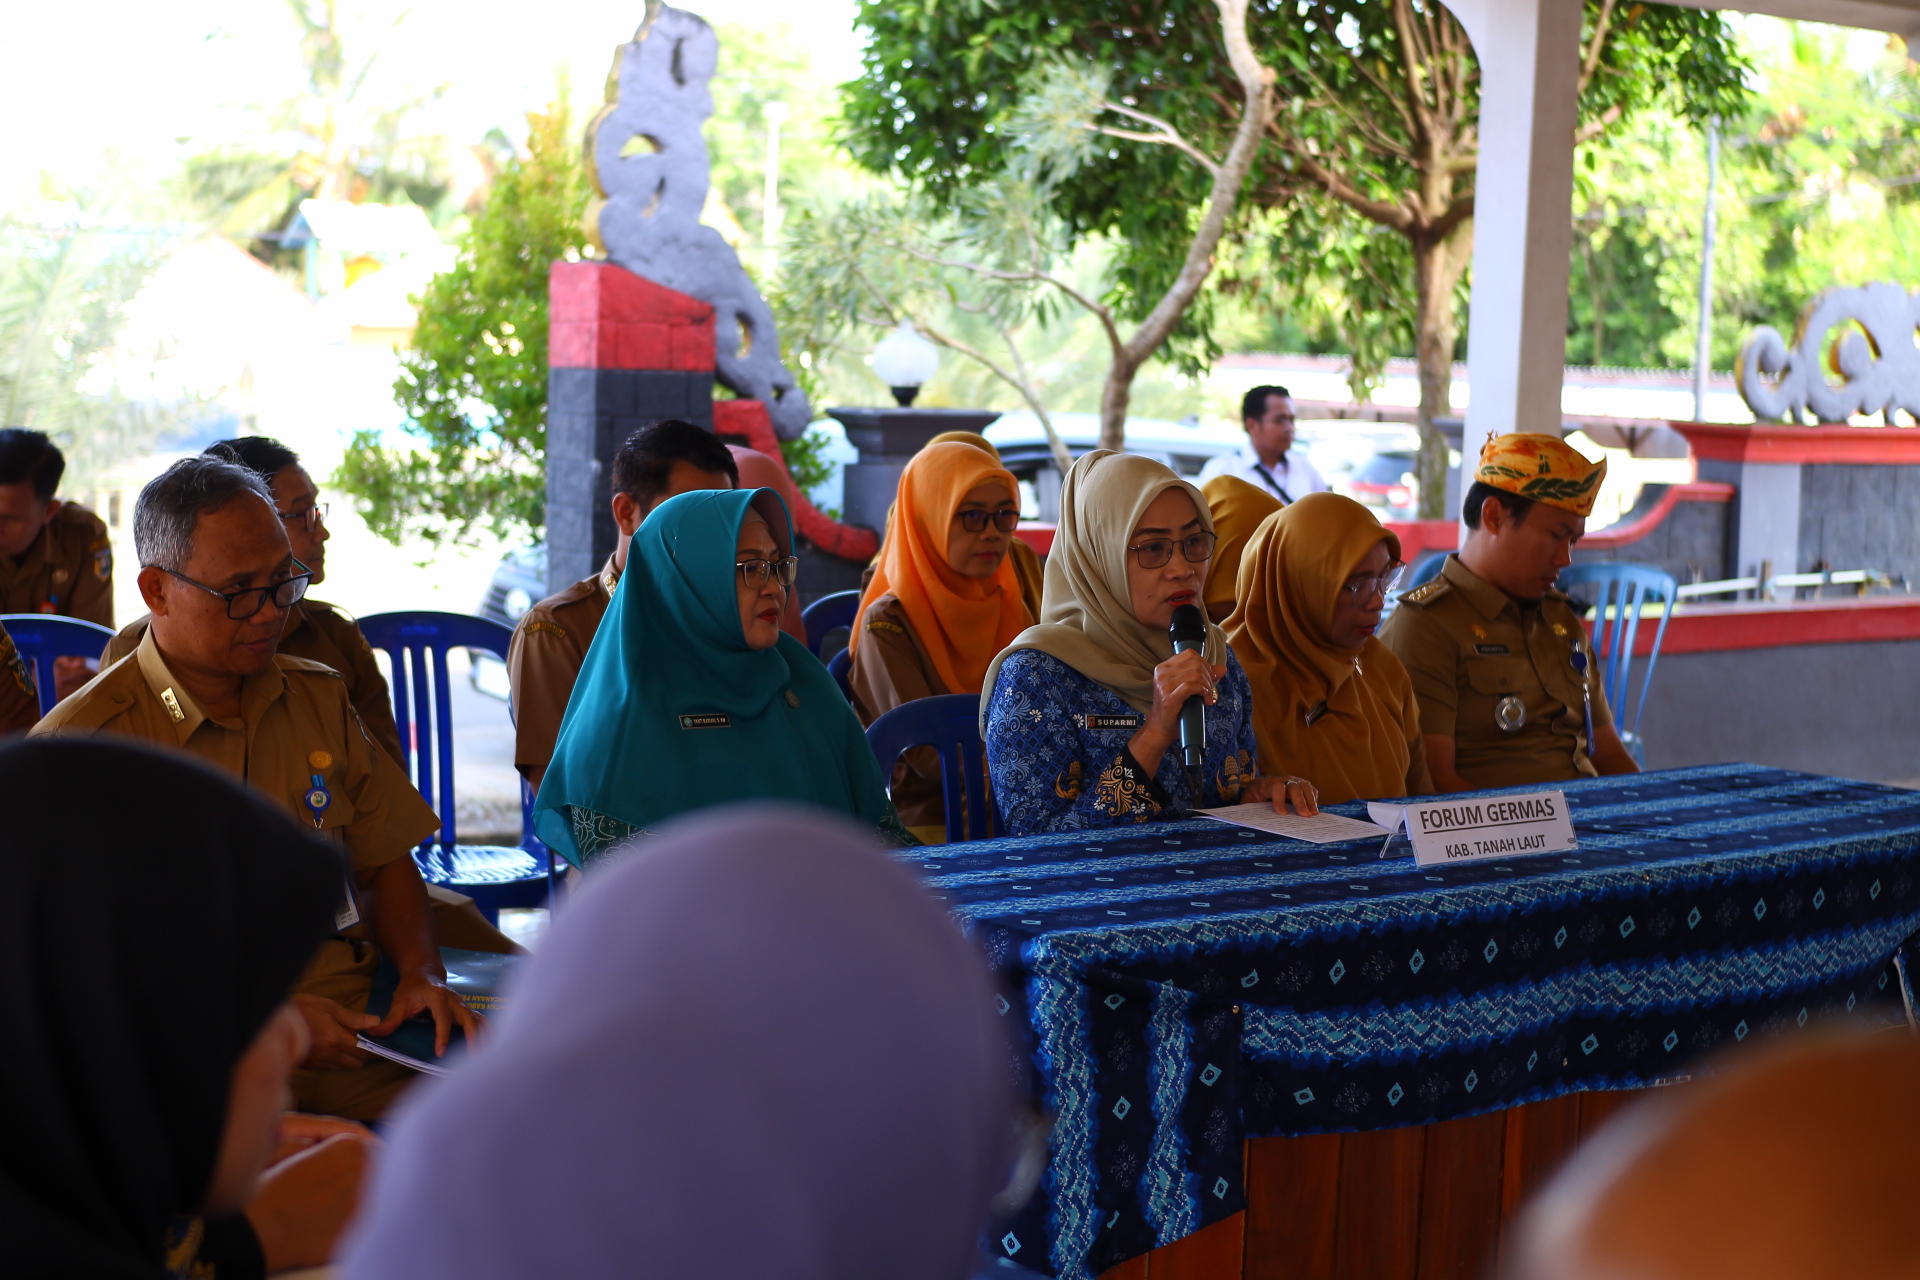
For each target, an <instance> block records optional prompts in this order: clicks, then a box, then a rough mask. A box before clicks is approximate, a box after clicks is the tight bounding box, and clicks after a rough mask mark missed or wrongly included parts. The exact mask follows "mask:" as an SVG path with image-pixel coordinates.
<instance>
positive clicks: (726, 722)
mask: <svg viewBox="0 0 1920 1280" xmlns="http://www.w3.org/2000/svg"><path fill="white" fill-rule="evenodd" d="M680 727H681V728H682V729H731V728H733V717H732V716H729V715H707V716H681V717H680Z"/></svg>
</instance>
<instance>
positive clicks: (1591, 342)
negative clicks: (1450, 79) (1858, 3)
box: [1567, 18, 1920, 369]
mask: <svg viewBox="0 0 1920 1280" xmlns="http://www.w3.org/2000/svg"><path fill="white" fill-rule="evenodd" d="M1883 40H1884V38H1883V37H1878V36H1873V35H1869V34H1867V33H1864V32H1850V31H1844V30H1838V29H1834V28H1824V27H1818V26H1813V25H1810V24H1799V23H1783V22H1778V21H1775V20H1773V19H1765V18H1753V19H1747V20H1746V21H1745V22H1744V23H1743V27H1742V43H1743V46H1744V47H1745V48H1746V49H1747V51H1748V53H1749V55H1750V57H1751V59H1752V62H1753V64H1754V85H1755V90H1754V94H1753V97H1752V100H1751V102H1750V103H1749V104H1747V106H1746V108H1745V109H1744V110H1742V111H1740V112H1739V113H1737V114H1734V115H1731V116H1729V117H1728V118H1727V119H1725V120H1724V121H1723V122H1722V125H1721V133H1722V141H1721V151H1720V178H1719V191H1718V200H1717V203H1718V218H1717V222H1718V230H1717V233H1716V239H1717V244H1716V248H1715V253H1714V305H1713V323H1712V330H1711V347H1712V363H1713V366H1714V367H1715V368H1717V369H1727V368H1731V367H1732V365H1733V363H1734V360H1735V358H1736V356H1737V355H1738V353H1739V349H1740V345H1741V343H1742V342H1743V341H1744V340H1745V338H1746V336H1747V335H1748V334H1749V333H1750V332H1751V330H1752V329H1753V327H1754V326H1756V325H1760V324H1768V325H1772V326H1773V327H1775V328H1776V329H1779V330H1780V331H1781V332H1782V333H1790V332H1791V330H1792V327H1793V324H1794V321H1795V319H1796V318H1797V317H1798V315H1799V313H1800V311H1801V309H1802V308H1803V307H1804V306H1805V305H1806V304H1807V303H1809V302H1810V301H1811V300H1812V299H1813V298H1814V297H1815V296H1816V295H1817V294H1818V293H1820V292H1821V291H1822V290H1824V289H1829V288H1833V287H1836V286H1845V285H1859V284H1865V283H1867V282H1869V281H1872V280H1892V281H1896V282H1898V283H1900V284H1902V285H1903V286H1905V287H1906V288H1909V289H1912V288H1915V287H1920V248H1916V246H1920V74H1917V73H1916V70H1915V67H1914V64H1913V63H1912V62H1910V61H1909V60H1908V58H1907V56H1906V48H1905V46H1904V44H1903V43H1902V42H1899V41H1897V40H1894V41H1885V42H1884V43H1880V42H1881V41H1883ZM1584 158H1585V160H1586V163H1585V164H1583V165H1582V166H1581V168H1580V170H1579V171H1578V172H1577V174H1576V191H1575V198H1574V207H1575V244H1574V257H1573V263H1572V274H1571V278H1570V283H1571V288H1570V291H1569V294H1570V303H1571V306H1570V315H1569V324H1568V328H1569V333H1568V339H1567V352H1568V359H1569V361H1572V362H1577V363H1606V364H1614V365H1637V366H1652V367H1665V368H1676V369H1685V368H1690V367H1691V366H1692V364H1693V357H1694V326H1695V323H1696V321H1697V306H1696V298H1695V294H1696V289H1697V287H1698V282H1699V275H1700V224H1701V210H1702V205H1703V203H1704V200H1705V194H1706V157H1705V144H1704V139H1703V137H1702V134H1701V132H1700V130H1699V129H1698V128H1696V127H1695V126H1694V125H1693V124H1692V123H1691V122H1689V121H1686V120H1683V119H1677V118H1675V117H1674V116H1672V115H1670V114H1665V113H1646V114H1643V115H1642V116H1640V117H1638V118H1637V119H1635V120H1634V121H1632V122H1631V123H1630V124H1629V126H1628V127H1626V128H1624V129H1622V130H1620V131H1618V132H1617V133H1616V134H1614V135H1612V136H1610V137H1608V138H1607V139H1606V140H1604V141H1603V142H1602V143H1600V144H1598V145H1595V146H1592V147H1589V148H1588V149H1587V153H1586V156H1585V157H1584ZM1596 324H1598V325H1599V329H1598V330H1597V331H1596V329H1595V325H1596ZM1596 333H1597V334H1598V336H1597V337H1596Z"/></svg>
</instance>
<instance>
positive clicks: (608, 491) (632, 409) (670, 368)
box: [547, 262, 714, 592]
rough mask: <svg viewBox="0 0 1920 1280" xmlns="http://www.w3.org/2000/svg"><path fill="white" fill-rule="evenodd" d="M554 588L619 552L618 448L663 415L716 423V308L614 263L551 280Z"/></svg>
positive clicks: (563, 266)
mask: <svg viewBox="0 0 1920 1280" xmlns="http://www.w3.org/2000/svg"><path fill="white" fill-rule="evenodd" d="M548 298H549V303H550V311H549V325H548V331H547V364H548V366H549V368H548V371H547V590H548V591H549V592H555V591H559V590H562V589H563V588H565V587H568V586H571V585H572V584H573V583H575V582H578V581H579V580H580V579H582V578H585V577H588V576H589V575H591V574H592V573H594V572H595V571H596V570H598V569H599V568H600V566H601V565H602V564H604V563H606V559H607V557H608V556H610V555H612V554H613V548H614V544H615V543H616V542H617V541H618V539H619V536H620V531H619V529H618V528H616V527H615V525H614V523H613V509H612V501H613V490H612V464H613V455H614V453H615V452H616V451H617V450H618V449H619V448H620V445H621V442H623V441H624V440H625V439H626V438H627V437H628V436H630V435H632V434H633V433H634V432H635V431H637V430H639V429H640V428H641V427H643V426H646V425H647V424H648V423H651V422H658V421H660V420H661V419H662V418H681V419H684V420H686V421H688V422H692V423H695V424H697V425H699V426H703V427H705V428H707V429H708V430H709V431H711V430H712V429H713V366H714V349H713V341H714V338H713V335H714V323H713V308H712V307H710V306H708V305H707V304H706V303H704V302H701V301H700V300H699V299H697V298H690V297H688V296H687V295H685V294H683V293H676V292H674V291H673V290H672V289H666V288H662V287H661V286H660V285H657V284H654V283H653V282H652V281H649V280H643V279H641V278H640V277H639V276H636V275H634V274H633V273H632V272H630V271H627V270H625V269H623V268H621V267H616V266H614V265H613V264H611V263H608V262H556V263H554V264H553V269H552V271H551V273H550V274H549V276H548Z"/></svg>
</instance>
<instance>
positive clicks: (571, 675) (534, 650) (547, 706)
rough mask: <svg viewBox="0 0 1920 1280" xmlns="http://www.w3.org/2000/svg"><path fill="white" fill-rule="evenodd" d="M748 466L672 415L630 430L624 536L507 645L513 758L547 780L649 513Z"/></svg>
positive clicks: (618, 460)
mask: <svg viewBox="0 0 1920 1280" xmlns="http://www.w3.org/2000/svg"><path fill="white" fill-rule="evenodd" d="M739 483H740V471H739V468H738V467H737V466H736V465H735V463H734V460H733V455H732V454H731V453H729V452H728V451H727V446H726V445H724V444H721V443H720V441H719V439H718V438H716V437H715V436H714V434H713V433H712V432H710V431H707V430H705V429H704V428H702V427H697V426H695V425H693V424H692V423H690V422H682V421H680V420H679V419H677V418H669V419H667V420H666V421H664V422H658V423H655V424H653V425H652V426H648V427H642V428H640V429H639V430H638V431H636V432H634V433H633V434H632V435H630V436H628V437H627V439H626V441H625V443H623V444H622V445H621V446H620V449H619V451H618V452H617V453H615V454H614V455H613V522H614V524H615V525H617V526H619V529H620V540H619V542H618V543H617V544H616V545H615V547H614V549H613V554H612V555H611V556H609V557H607V563H606V564H605V565H603V566H601V569H600V572H598V573H596V574H594V575H593V576H592V577H591V578H583V579H581V580H580V581H579V582H576V583H574V584H573V585H572V586H570V587H568V588H567V589H566V590H564V591H561V592H559V593H558V594H556V595H551V596H548V597H547V598H546V599H545V600H542V601H541V602H540V603H539V604H536V605H534V606H533V608H531V609H529V610H527V612H526V613H525V615H523V616H522V617H521V619H520V623H519V625H518V626H516V627H515V628H514V629H513V640H512V642H511V643H510V644H509V645H508V646H507V681H508V684H509V686H510V687H511V689H512V695H513V724H514V745H513V764H514V767H515V768H517V769H518V770H520V773H521V776H523V777H524V778H526V780H527V781H528V782H530V783H532V784H533V787H534V789H535V790H538V789H539V787H540V779H541V778H543V777H545V776H546V772H547V765H549V764H550V763H552V761H553V746H554V743H555V742H557V741H558V740H559V738H560V721H561V718H562V717H564V716H565V715H566V712H567V699H568V698H570V697H572V696H573V683H574V681H575V680H578V679H579V678H580V666H581V664H582V663H584V662H585V661H586V660H587V646H588V645H590V644H592V643H593V636H594V633H595V632H596V631H598V630H599V629H600V619H601V618H603V617H605V616H606V613H607V605H608V604H610V603H611V602H612V600H613V589H614V588H615V587H617V586H619V585H620V573H621V571H622V570H623V569H625V568H626V564H627V544H628V543H629V542H630V541H632V539H633V533H634V530H636V529H638V528H639V527H640V522H641V521H643V520H645V519H646V518H647V513H648V512H650V511H652V510H653V509H654V508H655V507H657V506H659V505H660V504H661V503H663V502H665V501H666V500H667V499H668V498H671V497H673V496H675V495H676V494H682V493H691V492H693V491H694V490H696V489H732V488H736V487H738V485H739Z"/></svg>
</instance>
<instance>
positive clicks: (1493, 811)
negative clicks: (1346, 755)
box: [1367, 791, 1580, 867]
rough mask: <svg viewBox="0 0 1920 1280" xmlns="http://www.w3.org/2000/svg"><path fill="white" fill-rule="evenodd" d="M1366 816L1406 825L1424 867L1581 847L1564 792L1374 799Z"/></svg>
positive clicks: (1385, 824)
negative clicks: (1402, 801)
mask: <svg viewBox="0 0 1920 1280" xmlns="http://www.w3.org/2000/svg"><path fill="white" fill-rule="evenodd" d="M1367 812H1368V814H1369V816H1371V817H1372V818H1373V820H1374V821H1375V822H1377V823H1379V824H1380V825H1381V826H1383V827H1386V828H1388V829H1389V830H1392V829H1394V828H1396V827H1397V826H1399V825H1400V824H1401V823H1402V822H1404V823H1405V824H1406V829H1407V835H1408V836H1409V837H1410V838H1411V839H1412V841H1413V860H1414V862H1416V863H1417V864H1419V865H1420V866H1423V867H1438V866H1443V865H1445V864H1447V863H1455V862H1482V861H1486V860H1489V859H1494V858H1523V857H1526V856H1528V855H1530V854H1535V853H1563V852H1565V851H1566V850H1568V849H1577V848H1579V847H1580V843H1579V841H1578V840H1576V839H1575V838H1574V834H1573V822H1572V820H1571V819H1570V818H1569V817H1568V816H1567V797H1566V795H1565V793H1563V792H1559V791H1532V792H1528V793H1527V794H1525V795H1512V796H1487V797H1484V798H1481V799H1474V800H1433V801H1427V802H1425V803H1422V804H1388V803H1383V802H1381V801H1378V800H1375V801H1370V802H1369V803H1368V805H1367Z"/></svg>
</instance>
